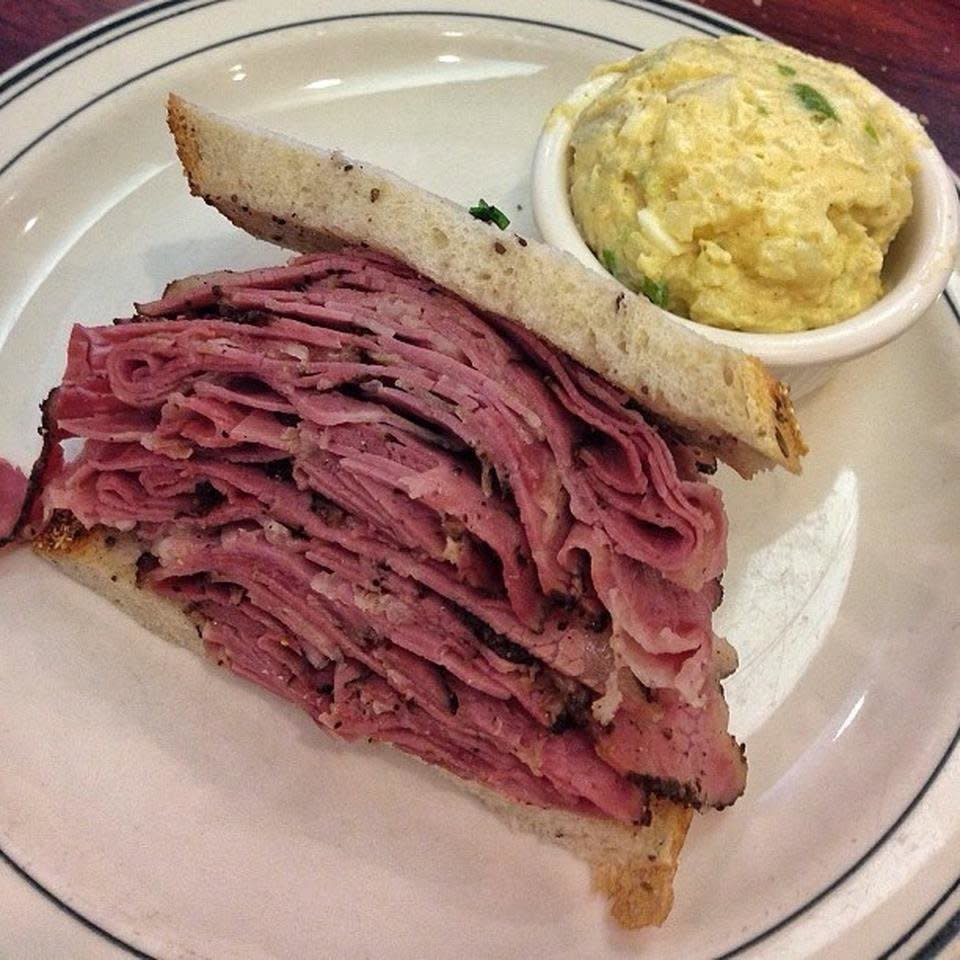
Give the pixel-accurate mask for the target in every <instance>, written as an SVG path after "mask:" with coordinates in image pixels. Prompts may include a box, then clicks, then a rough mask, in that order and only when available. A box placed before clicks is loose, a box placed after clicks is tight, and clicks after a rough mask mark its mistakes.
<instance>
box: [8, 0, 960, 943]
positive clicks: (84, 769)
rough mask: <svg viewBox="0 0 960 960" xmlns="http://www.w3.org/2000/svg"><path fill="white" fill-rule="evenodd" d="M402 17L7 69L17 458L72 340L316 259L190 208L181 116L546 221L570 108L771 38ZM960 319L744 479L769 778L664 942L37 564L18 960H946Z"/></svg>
mask: <svg viewBox="0 0 960 960" xmlns="http://www.w3.org/2000/svg"><path fill="white" fill-rule="evenodd" d="M268 6H269V8H270V12H267V7H268ZM388 6H390V5H389V4H388V3H387V2H386V0H369V2H368V0H327V2H325V3H323V4H322V5H320V4H317V3H316V2H314V0H274V2H273V3H271V4H269V5H267V4H263V3H258V2H254V0H227V2H222V0H212V2H210V0H207V2H196V0H192V2H180V3H177V2H158V3H152V4H147V5H146V6H143V7H140V8H138V9H137V10H135V11H133V12H128V13H126V14H124V15H122V16H120V17H118V18H114V19H113V20H112V21H108V22H106V23H104V24H103V25H99V26H97V27H95V28H91V29H90V30H88V31H86V32H84V33H82V34H79V35H77V36H76V37H75V38H71V39H69V40H67V41H64V42H63V43H62V44H60V45H58V46H57V47H55V48H53V49H52V50H50V51H48V52H45V53H43V54H41V55H38V56H37V57H35V58H34V59H33V60H32V61H30V62H28V63H27V64H26V65H24V66H23V67H22V68H20V69H18V70H15V71H13V72H11V73H8V74H7V75H6V76H5V77H3V78H0V129H2V131H3V135H2V137H0V249H2V250H3V261H2V262H3V268H2V272H0V344H2V349H0V384H2V391H3V404H4V417H3V419H2V422H0V451H2V452H3V454H4V455H6V456H8V457H12V458H13V459H15V460H18V461H20V462H21V463H24V464H26V463H27V462H28V461H29V460H30V459H31V457H32V456H33V454H34V453H35V450H36V435H35V432H34V428H35V426H36V413H37V411H36V404H37V402H38V401H39V400H40V399H41V397H42V395H43V393H44V392H45V390H46V389H47V387H48V386H50V385H51V384H53V383H54V382H55V381H56V380H57V379H58V378H59V375H60V372H61V368H62V364H63V348H64V344H65V340H66V336H67V331H68V327H69V325H70V323H71V322H72V321H73V320H76V319H80V320H83V321H86V322H102V321H104V320H109V319H110V318H111V317H113V316H116V315H120V314H122V313H124V312H125V311H127V310H128V309H129V303H130V301H132V300H134V299H142V298H148V297H150V296H151V295H154V294H155V293H156V292H157V291H158V290H159V289H160V288H161V286H162V285H163V283H164V282H165V281H166V280H168V279H170V278H171V277H175V276H178V275H181V274H185V273H192V272H196V271H199V270H206V269H211V268H214V267H219V266H228V265H229V266H234V267H237V266H247V265H253V264H256V263H259V262H261V261H263V260H265V259H269V260H277V259H279V257H280V254H279V253H278V252H277V251H276V250H274V249H272V248H269V247H266V246H262V245H258V244H257V243H255V242H254V241H253V240H250V239H248V238H247V237H245V236H243V235H241V234H239V233H238V232H236V231H234V230H233V229H232V228H231V227H229V225H227V224H226V223H225V222H224V221H222V220H221V219H220V218H218V217H217V216H216V215H215V214H214V213H212V212H211V211H209V210H208V209H207V208H205V207H204V206H203V205H202V204H201V203H200V202H199V201H196V200H192V199H190V198H189V197H188V195H187V191H186V190H185V188H184V184H183V182H182V180H181V177H180V174H179V173H178V172H177V169H176V167H175V164H174V158H173V154H172V150H171V146H170V142H169V140H168V138H167V135H166V133H165V130H164V126H163V118H162V100H163V97H164V94H165V93H166V91H167V90H169V89H171V88H173V89H176V90H179V91H181V92H183V93H184V94H186V95H188V96H190V97H193V98H196V99H198V100H201V101H203V102H204V103H207V104H209V105H211V106H213V107H215V108H218V109H221V110H225V111H230V112H236V113H241V114H246V115H249V116H251V117H254V118H256V119H257V120H261V121H264V122H266V123H267V124H269V125H271V126H274V127H277V128H279V129H282V130H285V131H288V132H291V133H295V134H300V135H302V136H305V137H307V138H311V139H314V140H316V141H319V142H322V143H325V144H331V145H334V144H335V145H339V146H342V147H344V148H345V149H347V150H348V151H350V152H353V153H354V154H355V155H358V156H360V157H365V158H367V159H370V160H373V161H377V162H380V163H383V164H386V165H388V166H390V167H393V168H395V169H396V170H398V171H399V172H400V173H402V174H405V175H407V176H408V177H411V178H412V179H414V180H416V181H418V182H420V183H422V184H423V185H425V186H427V187H429V188H432V189H434V190H437V191H439V192H441V193H446V194H448V195H450V196H452V197H453V198H455V199H456V200H458V201H461V202H467V201H474V200H476V198H477V197H479V196H483V197H485V198H486V199H487V200H489V201H491V202H496V203H497V204H498V205H499V206H500V207H501V208H502V209H504V210H506V211H507V212H508V214H509V215H510V216H511V218H513V220H514V223H515V225H517V226H518V227H519V229H521V230H531V229H532V221H531V218H530V213H529V209H528V189H529V180H528V168H529V162H530V158H531V153H532V150H533V147H534V144H535V142H536V138H537V133H538V131H539V127H540V123H541V120H542V118H543V116H544V114H545V113H546V111H547V110H548V108H549V107H550V106H551V104H552V103H553V101H554V100H555V99H556V98H557V97H558V96H562V95H563V94H565V92H566V91H568V90H569V89H570V88H571V87H573V86H574V84H575V83H576V82H577V81H578V80H580V79H582V78H583V77H584V76H585V75H586V73H587V72H588V70H589V69H590V67H591V66H592V65H593V64H594V63H596V62H598V61H602V60H606V59H611V58H617V57H621V56H623V55H624V54H627V53H629V52H630V50H631V49H632V48H633V47H638V46H649V45H653V44H659V43H661V42H664V41H667V40H669V39H671V38H673V37H676V36H678V35H680V34H683V33H689V32H692V33H708V34H715V33H717V32H720V31H723V30H727V29H736V28H735V27H734V26H733V25H732V24H729V23H728V22H726V21H723V20H720V19H719V18H717V17H714V16H712V15H710V14H707V13H705V12H703V11H700V10H694V9H691V8H687V7H685V6H683V5H682V4H679V3H676V2H667V0H663V2H645V3H642V4H637V5H633V4H629V3H626V2H615V0H581V2H578V3H576V4H573V3H570V2H562V0H557V2H548V0H544V2H533V0H530V2H523V3H520V2H518V0H502V2H501V0H494V2H483V3H482V2H480V0H438V2H431V0H417V2H416V9H414V10H410V11H409V12H407V13H397V12H387V11H385V9H384V8H386V7H388ZM448 7H452V8H455V10H456V12H450V11H449V10H448V9H447V8H448ZM520 207H522V208H523V209H520ZM954 309H955V308H953V307H952V306H951V305H950V304H948V303H947V302H941V303H939V304H938V305H937V306H935V307H934V308H933V309H932V310H931V311H930V313H929V314H928V315H927V316H926V317H925V318H924V320H922V321H921V322H920V323H919V324H918V325H917V326H916V327H915V328H914V329H913V330H911V331H910V333H909V334H907V335H906V336H905V337H903V338H902V339H901V340H899V341H898V342H897V343H895V344H894V345H892V346H891V347H889V348H887V349H885V350H882V351H880V352H879V353H878V354H876V355H874V356H871V357H869V358H867V359H865V360H861V361H857V362H855V363H853V364H851V365H850V366H849V367H848V368H846V369H845V370H844V371H843V372H842V374H841V375H840V376H838V377H837V378H836V379H835V380H834V381H833V382H832V383H830V384H828V385H827V386H826V387H824V388H823V390H822V391H820V392H819V393H818V394H816V395H815V396H813V397H811V398H809V400H808V401H805V402H804V403H803V405H802V409H801V410H800V415H801V418H802V421H803V424H804V427H805V429H806V434H807V437H808V440H809V442H810V446H811V448H812V453H811V454H810V456H809V458H808V460H807V463H806V471H805V473H804V476H803V477H802V478H801V479H795V478H792V477H788V476H786V475H782V474H774V475H769V476H764V477H761V478H759V479H757V480H755V481H754V482H752V483H750V484H745V483H743V482H741V481H739V480H738V479H736V478H735V477H733V476H731V475H730V474H729V473H727V474H725V475H722V476H721V477H720V483H721V485H722V486H723V488H724V490H725V492H726V495H727V502H728V506H729V513H730V516H731V518H732V525H733V532H732V535H731V541H730V554H731V557H732V563H731V566H730V570H729V572H728V575H727V578H726V587H727V599H726V603H725V604H724V607H723V608H722V614H723V615H722V618H721V626H722V627H723V628H724V629H725V630H726V632H727V634H728V635H729V637H730V638H731V639H732V640H733V641H734V643H735V644H736V645H737V647H738V648H739V650H740V653H741V661H742V666H741V668H740V671H739V672H738V673H737V674H736V675H735V677H734V678H732V679H731V681H730V682H729V684H728V686H727V689H728V695H729V700H730V703H731V708H732V726H733V729H734V730H735V731H736V732H737V733H738V734H739V735H741V736H743V737H746V738H747V741H748V745H749V757H750V782H749V787H748V789H747V793H746V795H745V796H744V797H743V798H742V799H741V800H740V801H738V803H737V804H736V805H735V806H734V807H733V808H732V809H731V810H729V811H727V812H725V813H723V814H722V815H707V816H703V817H699V818H697V820H696V822H695V824H694V827H693V829H692V830H691V833H690V837H689V840H688V843H687V847H686V849H685V851H684V854H683V859H682V863H681V869H680V872H679V875H678V878H677V884H676V906H675V908H674V911H673V914H672V915H671V917H670V919H669V920H668V922H667V923H666V924H665V926H664V927H663V928H662V929H660V930H656V931H654V930H651V931H645V932H642V933H640V934H635V935H627V934H624V933H622V932H620V931H618V930H616V929H614V927H613V926H612V925H611V924H610V923H609V922H608V921H607V919H606V911H605V904H604V903H603V902H601V900H600V899H599V898H597V897H594V896H592V895H591V894H589V892H588V878H587V871H586V868H585V867H583V866H582V865H581V864H580V863H579V862H577V861H575V860H573V859H571V858H569V857H568V856H567V855H566V854H564V853H563V852H562V851H560V850H557V849H553V848H551V847H549V846H546V845H542V844H540V843H539V842H537V841H535V840H534V839H531V838H529V837H526V836H519V835H514V834H512V833H510V832H508V831H506V830H505V829H504V828H503V827H502V826H501V824H500V823H499V821H497V820H495V819H494V818H493V817H491V816H490V815H489V814H487V813H486V812H485V811H484V810H482V809H481V808H480V807H478V806H477V805H475V804H474V803H473V802H472V801H471V800H469V799H467V798H465V797H463V796H461V795H460V794H459V793H458V792H457V791H455V790H452V789H450V788H448V787H447V786H445V785H443V784H441V783H440V782H439V781H438V780H437V779H436V778H435V777H434V776H433V775H432V774H431V773H430V771H428V770H425V769H423V768H422V767H420V766H419V765H416V764H414V763H412V762H407V761H406V760H405V759H402V758H400V757H394V756H392V755H389V754H386V753H382V752H380V751H376V750H373V749H364V748H346V747H341V746H339V745H337V744H335V743H332V742H330V741H329V740H327V739H325V738H324V737H323V736H322V735H321V734H320V733H319V732H318V731H316V730H315V729H314V728H313V726H312V725H311V723H310V722H309V721H308V720H307V719H306V718H305V717H302V716H300V715H299V714H298V713H297V712H296V711H295V710H293V709H290V708H288V707H287V706H286V705H284V704H281V703H274V702H273V701H272V700H271V699H270V698H269V696H268V695H266V694H263V695H261V694H260V692H258V691H257V690H256V689H253V688H252V687H250V686H249V685H247V684H246V683H244V682H243V681H239V680H233V679H231V678H230V677H228V676H226V675H225V674H224V673H223V672H218V671H215V670H213V669H210V668H208V667H206V666H204V665H203V664H201V663H200V662H199V661H197V660H196V659H195V658H193V657H191V656H190V655H189V654H187V653H184V652H182V651H178V650H174V649H172V648H169V647H168V646H167V645H165V644H162V643H159V642H155V641H154V640H153V639H151V638H150V637H149V636H147V635H145V634H144V633H143V631H141V630H139V629H138V628H136V627H135V626H133V625H132V624H131V623H130V622H129V621H127V620H126V619H125V618H124V617H123V616H122V615H120V614H119V613H117V612H116V611H114V610H113V609H112V608H110V607H109V606H108V605H106V604H105V603H102V602H100V601H99V600H98V599H97V598H96V597H93V596H90V595H88V594H87V593H85V592H84V591H83V590H82V589H80V588H78V587H75V586H74V585H72V584H71V583H68V582H66V581H65V580H63V579H61V578H60V577H59V576H58V575H57V574H55V573H54V572H52V571H51V570H49V569H47V568H46V567H45V566H44V565H42V564H41V563H40V562H39V561H38V560H36V559H34V558H33V557H32V556H31V555H30V554H29V553H28V552H27V551H21V552H19V553H15V554H14V555H7V556H5V557H4V558H3V560H2V565H0V603H2V609H3V612H4V617H3V627H2V634H3V639H2V644H0V847H2V851H3V858H4V860H5V862H6V869H5V872H4V873H3V875H2V877H3V881H2V883H3V885H2V886H0V892H2V891H3V890H7V891H14V892H10V893H8V894H6V895H3V896H0V954H11V955H21V956H31V955H32V956H40V955H43V956H54V955H63V956H81V955H82V956H101V955H102V956H107V955H109V956H114V955H117V956H122V955H124V954H125V953H127V952H129V953H133V954H134V955H141V956H142V955H148V956H158V957H159V956H163V957H184V958H185V957H191V958H207V957H211V958H212V957H230V958H265V957H284V958H300V957H315V956H323V957H349V958H354V957H384V956H389V957H391V958H397V960H401V958H414V957H431V958H434V957H438V958H439V957H457V958H462V957H464V956H467V957H485V958H495V957H496V958H501V957H502V958H513V957H523V956H528V957H550V958H553V960H555V958H567V957H569V958H574V957H577V958H579V957H627V956H634V955H635V954H636V953H637V952H638V951H642V953H643V955H644V956H646V957H683V958H692V960H698V958H707V957H730V956H734V955H738V956H739V955H745V956H748V957H776V958H779V957H798V956H829V957H843V958H846V957H860V956H863V957H867V956H869V957H873V956H876V955H878V954H883V955H884V956H887V955H888V954H887V953H885V951H891V950H892V951H893V955H896V956H905V955H907V954H911V953H913V952H914V951H915V950H916V949H919V948H922V947H923V946H924V944H927V943H928V942H930V941H932V943H933V946H931V947H929V948H927V954H928V955H931V956H932V955H933V954H932V953H931V951H933V950H935V949H936V948H937V946H938V944H939V945H940V946H943V944H944V943H945V942H946V939H947V937H946V934H945V933H943V932H939V933H938V931H941V929H942V927H943V924H944V923H945V922H948V921H949V920H950V918H952V917H953V915H954V913H955V911H956V910H957V906H958V903H960V891H958V887H957V881H956V877H957V873H958V867H960V823H958V818H960V751H957V752H954V750H953V748H954V746H955V744H956V742H957V739H958V725H960V644H958V641H960V603H958V597H960V576H958V573H960V570H958V556H960V525H958V518H960V483H958V480H960V478H958V476H957V464H958V458H960V448H958V441H960V328H958V325H957V320H956V319H955V314H954V312H953V311H954ZM14 865H16V870H15V869H14ZM28 877H29V878H32V883H33V884H34V890H33V891H30V890H28V889H27V888H26V887H25V886H23V882H25V881H26V880H27V878H28ZM40 891H46V893H45V894H44V896H45V897H46V899H42V898H41V896H40ZM26 904H29V906H26ZM11 905H13V906H11ZM53 905H59V906H58V909H59V910H61V911H67V912H71V913H72V914H73V919H71V920H70V922H69V923H65V922H64V920H65V919H68V918H64V917H57V918H56V922H53V921H52V920H50V917H51V916H52V915H53V911H54V906H53ZM14 911H15V912H16V915H15V916H14ZM4 914H6V916H4ZM81 918H82V919H83V920H84V921H85V923H86V924H87V929H83V928H82V927H80V926H79V925H76V926H75V927H74V925H73V924H74V921H75V920H76V919H81ZM65 931H73V933H75V935H76V937H77V938H80V939H70V937H71V936H72V934H71V933H68V932H65ZM98 931H99V932H100V933H99V935H98V936H97V937H95V936H94V934H97V933H98ZM107 936H109V937H111V938H113V942H112V944H111V943H108V942H107V941H106V939H104V938H105V937H107ZM5 938H6V940H5ZM64 938H66V939H64ZM81 940H82V942H81ZM58 944H59V946H57V945H58ZM948 949H950V948H948Z"/></svg>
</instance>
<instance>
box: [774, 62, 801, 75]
mask: <svg viewBox="0 0 960 960" xmlns="http://www.w3.org/2000/svg"><path fill="white" fill-rule="evenodd" d="M777 69H778V70H779V71H780V72H781V73H782V74H783V75H784V76H785V77H795V76H796V75H797V71H796V70H794V69H793V67H788V66H787V65H786V64H785V63H778V64H777Z"/></svg>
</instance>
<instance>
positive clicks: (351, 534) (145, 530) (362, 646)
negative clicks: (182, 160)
mask: <svg viewBox="0 0 960 960" xmlns="http://www.w3.org/2000/svg"><path fill="white" fill-rule="evenodd" d="M44 434H45V446H44V455H43V457H42V458H41V462H40V463H38V466H37V467H36V468H35V470H34V474H33V477H32V479H31V484H30V489H28V484H27V481H26V478H24V477H23V475H22V474H19V473H18V472H16V471H15V470H14V469H13V468H8V467H6V466H5V465H0V526H2V525H4V524H5V525H6V526H7V528H9V529H11V530H12V528H13V527H18V528H20V529H22V530H23V531H24V532H25V533H26V534H29V532H30V531H31V530H34V529H37V527H38V526H39V525H40V523H41V521H42V518H43V517H45V518H47V519H49V518H50V517H51V516H53V514H54V513H55V512H56V511H67V512H68V513H70V514H72V516H73V517H75V518H76V519H77V520H78V521H79V522H80V523H82V524H83V525H84V526H87V527H93V526H98V525H99V526H102V527H106V528H110V529H114V530H121V531H131V532H132V533H133V534H134V535H135V536H136V537H137V538H138V539H139V541H140V542H141V544H142V546H143V554H142V557H141V563H140V564H139V579H140V583H141V585H142V588H143V589H149V590H156V591H159V592H161V593H163V594H164V595H166V596H169V597H170V598H172V599H174V600H175V601H177V602H179V603H181V604H183V605H184V606H185V608H186V609H187V610H188V611H189V613H190V615H191V616H192V617H193V618H194V619H195V620H196V621H197V623H198V626H199V627H200V629H201V630H202V635H203V637H204V640H205V643H206V645H207V648H208V650H209V651H210V652H211V654H212V655H213V656H214V657H215V658H216V659H217V660H218V661H219V662H222V663H223V664H225V665H227V666H229V667H230V669H232V670H233V671H234V672H236V673H237V674H239V675H241V676H243V677H246V678H248V679H250V680H251V681H253V682H255V683H258V684H260V685H261V686H263V687H265V688H267V689H269V690H271V691H272V692H273V693H275V694H277V695H279V696H282V697H284V698H285V699H288V700H291V701H293V702H295V703H297V704H298V705H299V706H300V707H301V708H302V709H304V710H306V711H307V712H308V713H309V714H310V715H311V716H312V717H313V718H314V719H315V720H316V721H317V723H318V724H320V725H321V726H322V727H324V728H325V729H327V730H329V731H330V732H332V733H334V734H335V735H338V736H341V737H344V738H346V739H356V738H361V737H363V738H369V739H373V740H379V741H383V742H388V743H391V744H393V745H394V746H396V747H398V748H399V749H402V750H405V751H407V752H409V753H413V754H415V755H417V756H419V757H421V758H422V759H425V760H427V761H428V762H431V763H435V764H438V765H440V766H443V767H445V768H446V769H448V770H450V771H451V772H453V773H455V774H456V775H458V776H461V777H465V778H467V779H473V780H476V781H478V782H480V783H483V784H486V785H487V786H489V787H491V788H492V789H494V790H497V791H499V792H501V793H502V794H504V795H505V796H509V797H511V798H513V799H515V800H519V801H521V802H526V803H534V804H538V805H541V806H546V807H556V808H560V809H567V810H573V811H576V812H578V813H583V814H586V815H590V816H596V817H606V818H612V819H615V820H620V821H624V822H642V821H643V820H644V819H645V818H646V816H647V798H648V797H649V795H651V794H660V795H664V796H669V797H672V798H673V799H675V800H677V801H678V802H682V803H688V804H693V805H697V806H700V805H708V806H710V805H712V806H722V805H725V804H727V803H730V802H732V801H733V800H734V799H735V798H736V796H737V795H738V794H739V793H740V791H741V790H742V788H743V782H744V775H745V769H746V768H745V763H744V760H743V756H742V751H741V750H740V748H739V747H738V745H737V744H736V742H735V741H734V740H733V739H732V737H731V736H730V735H729V733H728V732H727V711H726V704H725V703H724V701H723V696H722V688H721V686H720V679H721V678H722V677H723V676H725V675H726V673H728V672H729V669H730V663H731V657H730V652H729V648H727V647H726V646H725V644H724V643H723V641H722V640H721V639H720V638H718V637H717V636H716V635H715V634H714V632H713V629H712V625H711V619H712V612H713V609H714V607H715V606H716V604H717V603H718V602H719V595H720V590H719V582H718V578H719V575H720V574H721V573H722V569H723V566H724V563H725V540H726V521H725V517H724V514H723V506H722V502H721V499H720V496H719V493H718V492H717V491H716V490H715V489H714V488H712V487H710V486H709V485H708V484H707V483H705V482H703V481H702V480H699V479H697V478H696V476H695V470H696V463H697V459H696V456H695V452H690V451H688V450H687V448H686V447H684V446H683V444H682V442H681V441H679V440H678V439H677V438H675V437H672V436H671V437H667V438H664V437H663V436H661V434H660V433H659V432H658V429H657V428H656V427H655V426H654V425H652V424H650V423H649V422H648V421H647V420H646V419H645V418H644V416H643V414H642V412H641V411H640V410H639V409H638V408H637V407H636V406H635V405H633V404H632V403H631V402H630V401H629V400H628V398H626V397H625V396H622V395H621V394H620V393H619V392H618V391H616V390H614V389H613V388H612V387H610V386H609V385H608V384H606V383H605V382H604V381H603V380H601V379H600V378H599V377H597V376H596V375H595V374H593V373H591V372H590V371H587V370H585V369H583V368H582V367H579V366H578V365H577V364H576V363H574V362H573V361H572V360H570V359H569V358H566V357H564V356H563V355H561V354H559V353H558V352H557V351H555V350H554V349H553V348H552V347H550V346H548V345H547V344H546V343H544V342H542V341H540V340H538V339H537V338H536V337H534V336H532V335H531V334H529V333H527V332H525V331H524V330H522V329H520V328H518V327H517V326H516V325H514V324H512V323H510V322H509V321H506V320H504V319H502V318H498V317H490V316H485V315H483V314H481V313H479V312H477V311H476V310H474V309H473V308H471V307H470V306H469V305H467V304H465V303H464V302H462V301H461V300H459V299H458V298H457V297H455V296H454V295H452V294H449V293H447V292H445V291H443V290H442V289H440V288H439V287H437V285H436V284H434V283H433V282H432V281H430V280H429V279H427V278H424V277H420V276H417V275H416V274H414V273H413V272H411V271H410V270H409V269H408V268H406V267H403V266H402V265H399V264H397V263H394V262H393V261H391V260H390V259H389V258H386V257H384V256H382V255H379V254H372V253H370V252H369V251H366V250H360V249H347V250H344V251H340V252H336V253H321V254H316V255H311V256H307V257H298V258H296V259H295V260H293V261H291V263H290V264H288V265H286V266H281V267H268V268H264V269H262V270H254V271H246V272H243V273H230V272H220V273H218V274H215V275H210V276H208V277H205V278H196V279H194V280H192V281H190V282H189V283H180V284H175V285H173V286H172V287H171V288H170V290H169V291H168V293H167V295H165V296H164V297H162V298H161V299H160V300H157V301H154V302H152V303H147V304H142V305H140V306H139V308H138V315H137V316H136V317H133V318H131V319H130V320H129V321H126V322H118V323H117V324H116V325H114V326H111V327H92V328H83V327H77V328H75V329H74V331H73V333H72V336H71V339H70V344H69V348H68V358H67V369H66V374H65V377H64V382H63V384H62V386H61V387H60V388H59V390H58V391H57V392H56V393H55V394H54V395H52V397H51V399H50V400H49V401H48V403H47V404H46V407H45V421H44ZM69 438H77V439H79V440H80V441H82V446H81V447H80V450H79V453H74V454H73V455H72V456H71V457H70V459H69V460H65V459H64V456H63V452H62V451H61V447H60V444H61V442H62V441H64V440H66V439H69ZM31 491H32V492H31Z"/></svg>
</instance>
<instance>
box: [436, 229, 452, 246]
mask: <svg viewBox="0 0 960 960" xmlns="http://www.w3.org/2000/svg"><path fill="white" fill-rule="evenodd" d="M433 242H434V244H435V245H436V246H437V247H439V248H440V249H441V250H442V249H443V248H444V247H445V246H447V244H448V243H449V242H450V238H449V237H448V236H447V235H446V234H445V233H444V232H443V231H442V230H441V229H440V228H439V227H434V228H433Z"/></svg>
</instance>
